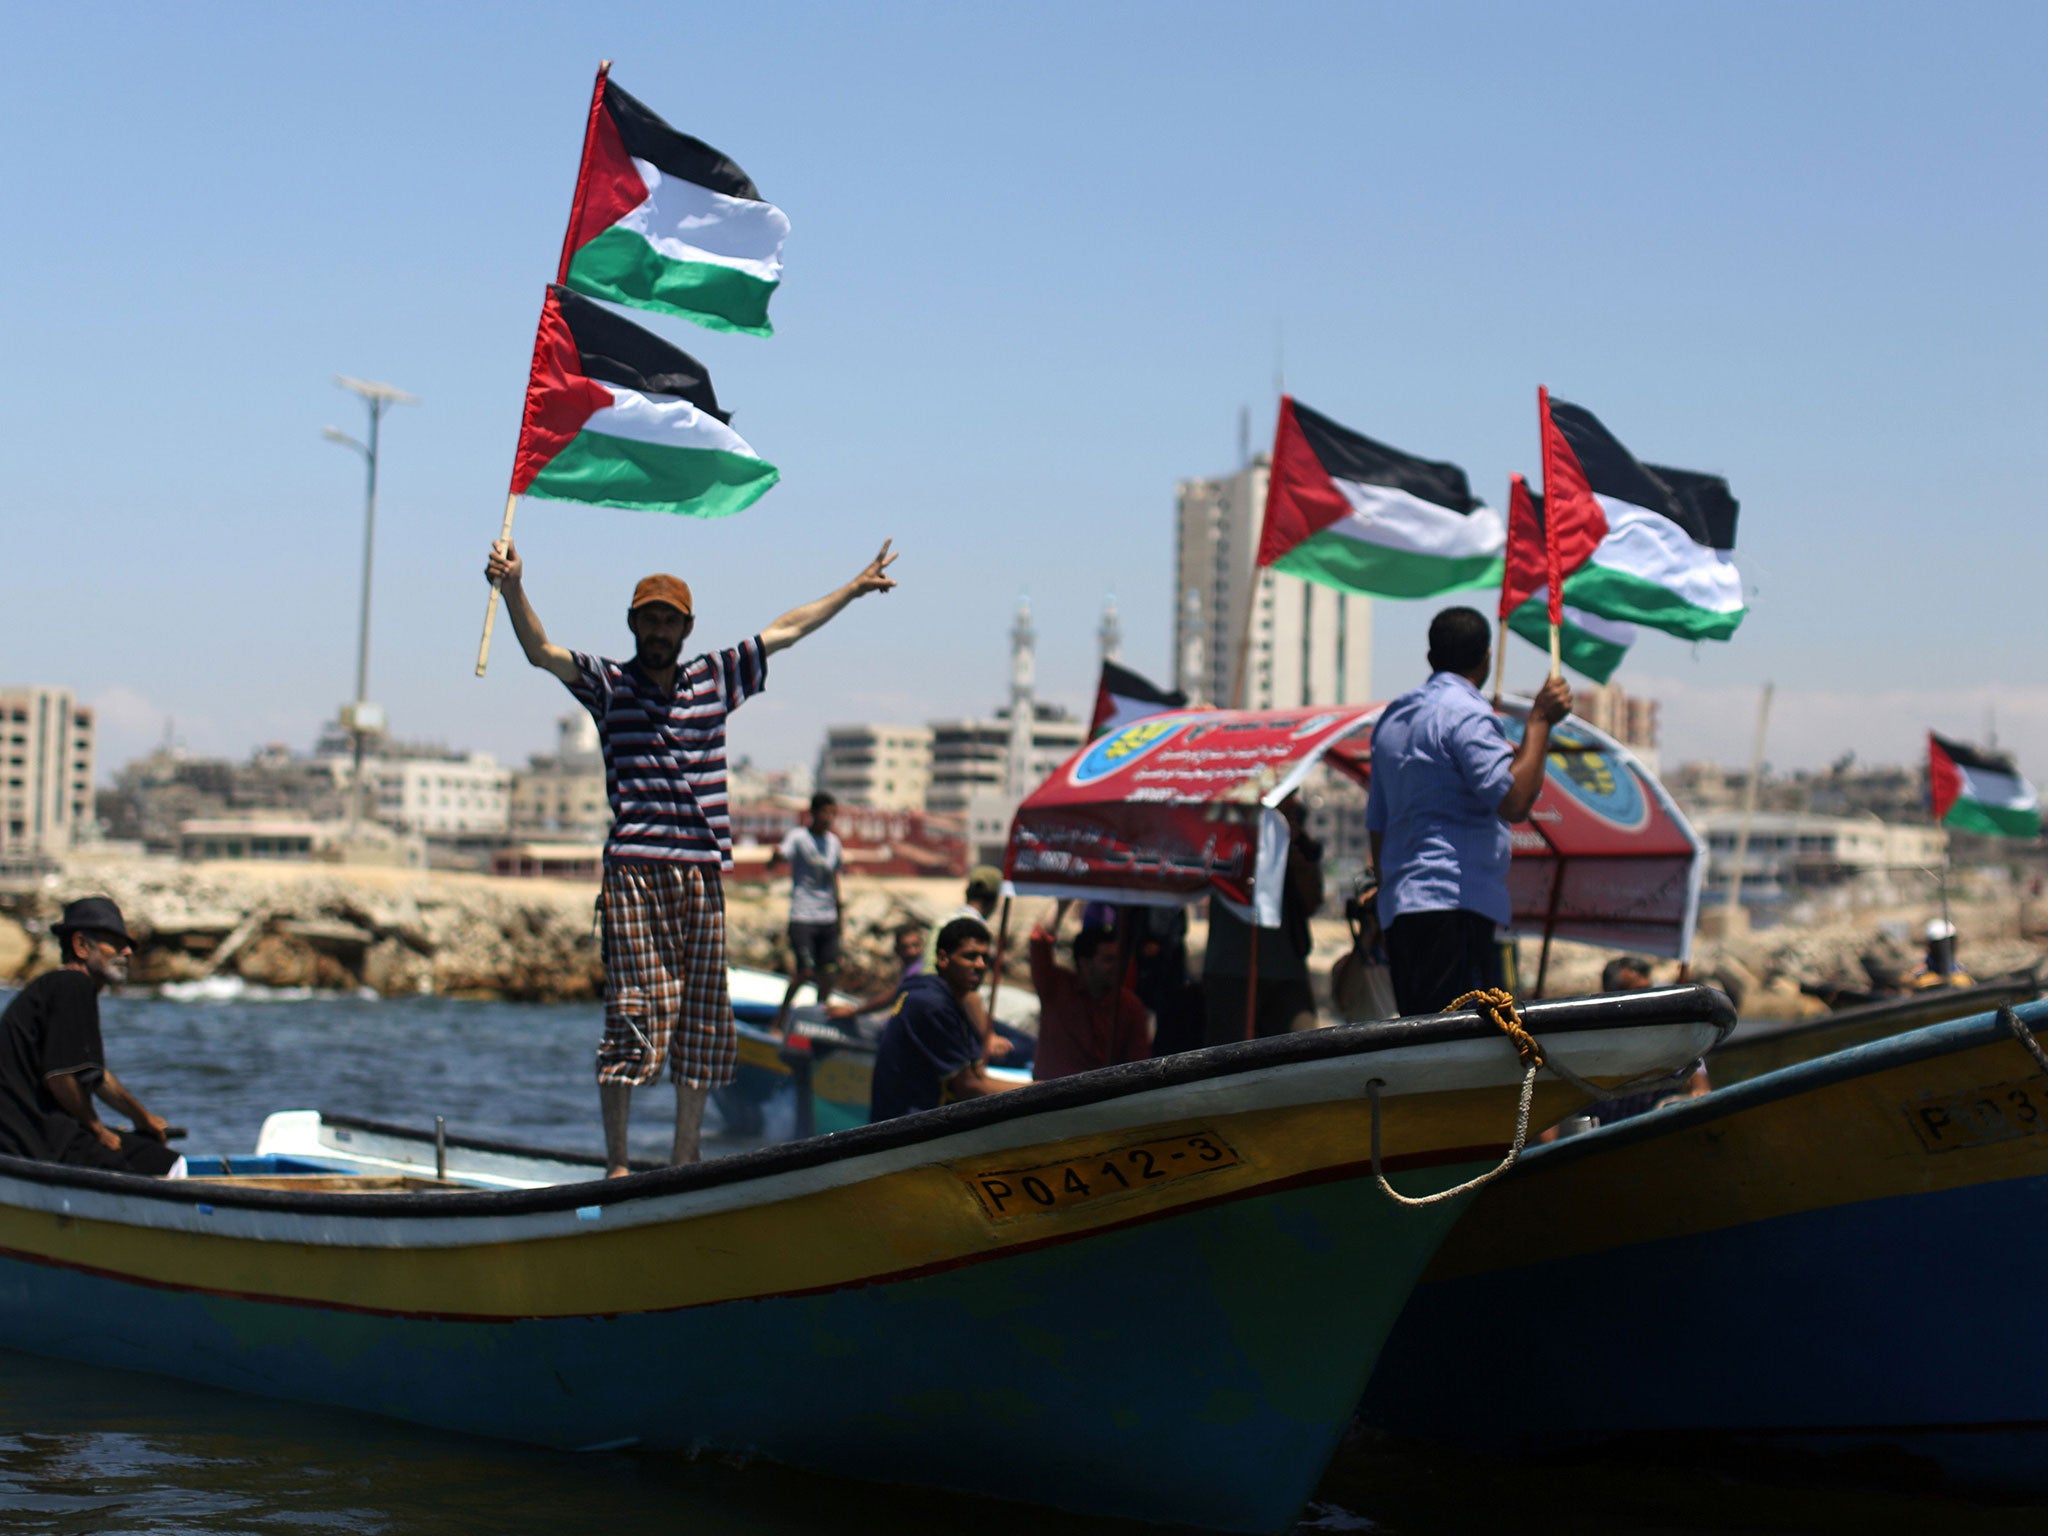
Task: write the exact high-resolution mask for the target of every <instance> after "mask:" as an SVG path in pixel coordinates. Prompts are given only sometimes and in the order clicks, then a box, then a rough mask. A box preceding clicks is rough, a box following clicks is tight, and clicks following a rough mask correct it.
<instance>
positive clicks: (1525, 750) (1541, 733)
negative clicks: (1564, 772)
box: [1499, 677, 1572, 821]
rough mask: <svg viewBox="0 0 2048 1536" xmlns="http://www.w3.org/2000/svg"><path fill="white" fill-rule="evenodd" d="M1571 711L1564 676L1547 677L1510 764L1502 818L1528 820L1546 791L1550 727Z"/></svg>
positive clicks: (1569, 688)
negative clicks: (1544, 785)
mask: <svg viewBox="0 0 2048 1536" xmlns="http://www.w3.org/2000/svg"><path fill="white" fill-rule="evenodd" d="M1571 712H1572V690H1571V687H1570V685H1569V684H1567V683H1566V682H1565V680H1564V679H1563V678H1561V677H1551V678H1546V679H1544V683H1543V687H1542V688H1541V689H1540V690H1539V691H1538V692H1537V694H1536V701H1535V702H1534V703H1533V704H1531V705H1530V706H1529V719H1528V723H1527V724H1526V725H1524V726H1523V727H1522V744H1521V745H1520V746H1519V747H1517V748H1516V749H1515V757H1514V763H1513V766H1512V768H1511V770H1510V771H1511V772H1512V774H1513V782H1512V783H1511V784H1509V786H1508V792H1507V793H1506V794H1505V795H1503V796H1502V797H1501V802H1500V810H1499V815H1500V819H1501V820H1502V821H1525V820H1527V819H1528V816H1529V812H1530V811H1531V810H1532V809H1534V807H1535V805H1536V797H1537V795H1539V794H1540V793H1542V791H1543V760H1544V758H1545V757H1546V756H1547V755H1548V754H1549V752H1550V728H1551V727H1552V726H1553V725H1555V724H1557V722H1558V721H1560V720H1562V719H1563V718H1564V717H1565V716H1566V715H1568V714H1570V713H1571Z"/></svg>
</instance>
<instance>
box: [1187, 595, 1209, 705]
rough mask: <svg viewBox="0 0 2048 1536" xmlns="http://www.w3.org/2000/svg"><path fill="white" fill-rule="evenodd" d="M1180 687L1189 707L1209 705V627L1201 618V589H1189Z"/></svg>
mask: <svg viewBox="0 0 2048 1536" xmlns="http://www.w3.org/2000/svg"><path fill="white" fill-rule="evenodd" d="M1182 613H1183V614H1184V615H1185V617H1184V618H1183V620H1182V622H1181V648H1180V688H1181V692H1183V693H1185V694H1186V695H1187V696H1188V702H1189V703H1190V704H1206V703H1208V702H1209V626H1208V624H1207V623H1206V622H1204V620H1203V618H1202V589H1201V588H1200V587H1189V588H1188V591H1187V601H1186V603H1185V604H1183V606H1182Z"/></svg>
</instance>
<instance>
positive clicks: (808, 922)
mask: <svg viewBox="0 0 2048 1536" xmlns="http://www.w3.org/2000/svg"><path fill="white" fill-rule="evenodd" d="M838 815H839V802H838V801H837V800H835V799H833V798H832V796H830V795H829V794H827V793H825V791H824V790H822V789H821V790H819V791H818V792H817V793H816V794H815V795H813V796H811V824H810V825H809V826H807V827H791V828H790V829H789V835H788V836H787V837H785V838H784V839H783V840H782V841H781V843H780V844H779V845H777V847H776V849H775V851H774V852H773V853H771V854H769V855H768V871H769V873H770V874H773V873H774V872H775V868H776V866H777V865H779V864H787V865H788V866H789V990H788V991H787V992H785V993H783V994H782V1008H781V1010H780V1011H779V1012H778V1013H777V1014H776V1015H775V1033H777V1034H778V1035H781V1034H787V1033H788V1032H789V1012H790V1009H792V1008H793V1007H795V1006H796V995H797V992H798V991H799V990H800V989H801V988H802V987H803V985H804V983H805V982H809V983H810V984H811V986H812V988H813V989H814V990H815V991H816V992H817V994H818V1006H820V1007H824V1006H825V1005H826V1004H827V1003H829V1002H831V1000H832V983H833V982H834V981H835V980H836V979H837V978H838V974H839V932H840V924H841V922H842V921H843V920H844V918H845V914H846V902H845V893H844V892H843V891H842V890H841V888H840V877H841V875H843V874H844V873H845V870H846V849H845V848H844V847H843V846H841V844H840V841H839V834H838V833H836V832H834V831H833V830H832V823H833V820H834V819H835V818H836V817H837V816H838Z"/></svg>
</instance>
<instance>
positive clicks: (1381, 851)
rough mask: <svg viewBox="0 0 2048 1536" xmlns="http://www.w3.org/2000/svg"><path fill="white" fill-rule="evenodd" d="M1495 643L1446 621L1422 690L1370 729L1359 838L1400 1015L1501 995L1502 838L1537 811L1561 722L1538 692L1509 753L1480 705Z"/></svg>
mask: <svg viewBox="0 0 2048 1536" xmlns="http://www.w3.org/2000/svg"><path fill="white" fill-rule="evenodd" d="M1492 640H1493V630H1492V627H1491V626H1490V625H1489V624H1488V623H1487V622H1486V620H1485V618H1484V617H1482V616H1481V615H1480V614H1479V613H1478V612H1477V611H1475V610H1474V609H1471V608H1446V609H1445V610H1444V611H1443V612H1442V613H1440V614H1438V615H1437V616H1436V618H1435V619H1433V620H1432V621H1431V622H1430V626H1429V668H1430V678H1429V681H1428V682H1426V683H1424V684H1423V685H1422V686H1421V687H1420V688H1416V689H1412V690H1411V691H1409V692H1407V693H1404V694H1402V695H1401V697H1399V698H1398V699H1396V700H1394V702H1393V703H1391V704H1389V705H1388V706H1387V707H1386V710H1385V711H1384V712H1383V713H1382V714H1381V715H1380V719H1379V724H1378V725H1376V726H1375V727H1374V728H1373V733H1372V788H1371V790H1370V792H1369V793H1368V794H1367V797H1366V806H1365V827H1366V831H1367V832H1369V833H1370V834H1371V836H1372V859H1373V865H1374V867H1375V868H1377V869H1378V871H1379V877H1380V895H1379V914H1380V922H1381V924H1382V925H1383V927H1384V929H1385V933H1386V943H1387V964H1388V968H1389V969H1390V970H1391V971H1392V972H1393V980H1394V999H1395V1002H1396V1003H1397V1004H1398V1005H1399V1007H1400V1010H1401V1012H1402V1013H1403V1014H1417V1013H1435V1012H1437V1011H1438V1010H1439V1009H1442V1008H1444V1007H1446V1006H1447V1005H1448V1004H1450V1003H1451V1002H1452V1001H1453V1000H1454V999H1456V998H1458V997H1460V996H1462V995H1463V994H1464V993H1467V992H1471V991H1474V990H1476V989H1478V988H1482V987H1497V986H1499V985H1500V984H1501V982H1502V980H1503V977H1502V969H1501V959H1500V940H1499V933H1500V930H1501V929H1504V928H1505V927H1507V925H1508V923H1509V922H1510V921H1511V919H1512V917H1513V911H1512V909H1511V907H1510V906H1509V903H1508V855H1509V851H1510V849H1511V847H1512V844H1511V843H1510V841H1509V837H1508V829H1507V824H1508V823H1509V822H1511V821H1522V820H1525V819H1526V818H1527V817H1528V814H1529V810H1530V808H1531V807H1532V806H1534V805H1535V803H1536V795H1537V792H1538V791H1539V790H1541V789H1542V787H1543V759H1544V756H1545V754H1546V753H1548V751H1549V750H1550V728H1551V726H1553V725H1555V724H1556V723H1557V722H1558V721H1560V720H1562V719H1563V718H1564V717H1565V716H1566V715H1568V714H1570V713H1571V708H1572V691H1571V689H1570V688H1569V687H1568V686H1567V685H1566V683H1565V681H1564V679H1563V678H1561V677H1553V678H1550V679H1548V680H1547V681H1546V682H1545V683H1544V684H1543V687H1542V689H1541V690H1540V691H1538V693H1537V695H1536V698H1535V702H1534V703H1533V704H1532V705H1531V706H1530V709H1529V720H1528V724H1527V726H1526V727H1525V728H1524V730H1523V733H1522V742H1521V745H1520V746H1519V747H1510V746H1509V745H1508V738H1507V733H1506V732H1505V731H1503V730H1502V729H1501V724H1500V717H1499V716H1497V715H1496V714H1495V713H1494V712H1493V707H1492V706H1491V705H1490V704H1488V703H1487V702H1486V697H1485V695H1483V694H1482V693H1481V692H1480V691H1479V690H1480V687H1481V685H1482V684H1484V683H1485V681H1486V673H1487V670H1488V668H1489V667H1490V666H1491V665H1492V660H1493V646H1492Z"/></svg>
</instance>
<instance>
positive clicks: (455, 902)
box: [0, 857, 959, 1002]
mask: <svg viewBox="0 0 2048 1536" xmlns="http://www.w3.org/2000/svg"><path fill="white" fill-rule="evenodd" d="M926 885H930V886H932V887H933V889H932V890H931V891H929V892H926V891H924V890H922V889H918V888H920V887H923V886H926ZM894 886H900V887H910V888H911V889H897V888H890V889H883V888H881V887H880V886H879V885H877V886H876V887H874V888H862V889H859V890H856V891H850V892H849V893H848V894H849V902H848V906H849V909H850V910H849V912H848V924H847V949H848V963H847V965H846V967H845V971H844V974H843V977H842V982H841V984H842V985H851V986H854V987H859V986H861V985H863V984H865V983H866V982H867V981H868V980H870V979H871V978H872V977H875V976H878V975H880V974H881V972H882V970H883V967H884V966H885V964H886V959H885V957H886V953H887V944H888V939H887V931H888V928H889V927H890V926H891V925H893V923H894V922H896V921H897V920H898V919H899V918H900V917H901V916H904V915H916V916H921V917H930V916H932V915H935V914H936V913H938V912H941V911H943V910H945V909H946V908H947V907H948V906H950V905H951V904H952V903H953V902H956V901H957V900H958V899H959V896H958V885H957V883H956V882H952V881H946V882H923V881H905V882H893V883H892V887H894ZM99 894H104V895H108V896H111V897H113V898H114V900H115V901H117V902H119V903H120V906H121V910H122V912H123V914H124V915H125V917H126V918H127V921H128V926H129V928H130V930H131V931H132V932H133V933H134V934H135V936H136V939H137V944H136V953H135V957H134V961H133V964H132V966H131V970H130V979H131V981H133V982H134V983H135V984H137V985H146V986H151V985H160V984H162V983H165V982H180V981H194V980H199V979H201V978H204V977H208V976H235V977H240V978H241V979H242V980H244V981H247V982H250V983H254V984H257V985H261V986H267V987H312V988H317V989H323V990H355V989H359V988H369V989H370V990H372V991H375V992H378V993H381V994H384V995H386V996H402V995H411V994H417V993H434V994H440V995H443V996H456V997H495V998H505V999H509V1000H513V1001H521V1002H528V1001H531V1002H575V1001H579V1000H583V999H595V998H597V997H599V996H600V995H601V994H602V991H603V971H602V966H601V964H600V960H599V955H598V940H597V931H596V925H595V922H594V918H595V903H596V899H597V887H596V885H595V883H585V882H579V881H561V880H504V879H495V878H492V877H489V876H484V875H467V874H453V873H444V872H438V871H427V872H420V871H414V870H395V869H377V868H365V867H359V866H337V865H322V864H274V863H255V862H249V863H226V862H220V863H204V864H181V863H178V862H175V861H172V860H161V859H123V860H111V859H93V858H89V857H82V858H76V859H73V860H72V861H70V862H68V863H67V864H66V865H65V866H64V868H63V869H62V870H61V871H60V873H58V874H57V875H55V876H53V877H50V878H48V879H46V880H43V881H40V882H38V883H36V884H35V885H33V886H31V887H27V888H21V889H16V890H13V891H11V892H6V893H0V982H20V981H25V980H27V979H29V978H30V977H32V976H35V975H37V974H39V973H40V972H42V971H44V970H47V969H49V968H50V967H51V966H53V965H56V964H57V963H58V957H57V946H56V942H55V940H54V938H52V937H51V936H50V934H49V924H50V923H51V922H53V921H55V920H56V919H57V917H58V916H59V915H60V913H61V912H62V911H63V907H64V903H65V902H67V901H70V900H73V899H75V898H77V897H79V896H85V895H99ZM727 894H728V904H727V944H728V949H729V957H730V959H731V961H732V963H733V964H735V965H751V966H760V967H764V968H769V969H773V968H775V967H776V966H777V965H779V963H780V960H781V951H782V947H783V940H782V930H783V926H784V922H785V918H786V910H785V909H786V899H785V896H784V893H783V892H782V890H781V889H780V888H777V889H775V890H773V891H769V890H764V889H761V888H759V887H744V886H731V887H729V888H728V893H727Z"/></svg>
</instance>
